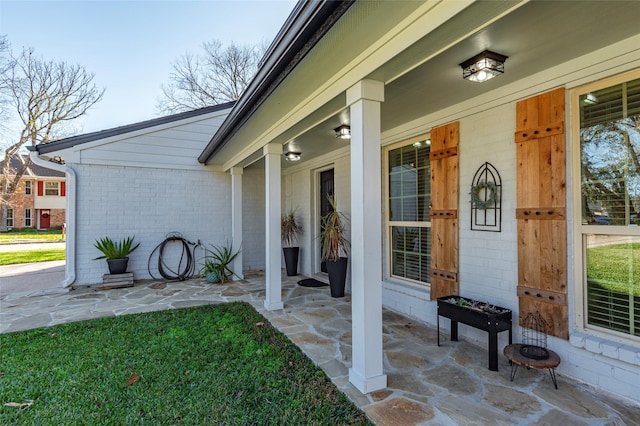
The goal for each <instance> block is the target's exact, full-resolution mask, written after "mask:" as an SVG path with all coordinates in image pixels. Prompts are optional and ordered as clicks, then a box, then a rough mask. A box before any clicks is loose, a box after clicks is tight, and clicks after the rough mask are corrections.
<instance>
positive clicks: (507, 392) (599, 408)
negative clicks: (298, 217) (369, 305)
mask: <svg viewBox="0 0 640 426" xmlns="http://www.w3.org/2000/svg"><path fill="white" fill-rule="evenodd" d="M302 278H304V277H303V276H298V277H286V276H284V275H283V276H282V299H283V301H284V305H285V308H284V309H282V310H277V311H270V310H267V309H265V308H264V297H265V276H264V274H263V273H248V274H247V275H246V276H245V279H244V280H243V281H239V282H233V283H228V284H225V285H211V284H207V283H206V282H205V281H204V280H202V279H195V280H190V281H185V282H180V283H164V282H146V283H139V284H136V286H135V287H131V288H124V289H114V290H108V291H93V290H92V289H84V290H83V289H78V290H75V291H71V292H69V293H63V294H50V295H30V294H16V295H13V296H8V297H4V298H3V299H2V300H0V313H1V317H0V318H1V321H0V332H2V333H5V332H10V331H17V330H24V329H28V328H34V327H42V326H47V325H53V324H59V323H64V322H70V321H79V320H86V319H92V318H98V317H108V316H116V315H123V314H129V313H137V312H150V311H156V310H164V309H174V308H182V307H189V306H197V305H203V304H211V303H224V302H230V301H236V300H242V301H246V302H249V303H251V304H252V305H253V306H254V307H255V308H256V309H257V310H258V311H259V312H261V313H262V315H264V316H265V317H266V318H267V319H268V320H269V321H270V322H271V323H272V324H273V325H274V326H275V327H276V328H278V329H279V330H280V331H282V332H283V333H284V334H286V335H287V336H288V337H289V338H290V339H291V340H292V341H293V342H295V343H296V344H297V345H298V346H299V347H300V348H301V349H302V350H303V351H304V352H305V354H307V356H309V357H310V358H311V359H312V360H313V361H314V362H315V363H316V364H317V365H318V366H320V367H321V368H322V369H323V370H324V371H325V373H326V374H327V375H328V376H329V377H330V378H331V380H332V381H333V382H334V383H335V384H336V386H337V387H338V388H339V389H340V390H341V391H342V392H344V393H345V394H347V395H348V397H349V398H350V399H351V400H352V401H354V402H355V403H356V404H357V405H358V406H359V407H360V408H361V409H362V410H364V411H365V412H366V413H367V415H368V416H369V417H370V418H371V419H372V420H373V421H374V422H375V423H376V424H380V425H383V424H384V425H389V424H402V425H412V424H425V425H428V424H534V423H536V424H629V425H631V424H637V423H638V418H640V407H638V406H635V405H632V404H629V403H627V402H625V401H623V400H621V399H617V398H614V397H611V396H609V395H607V394H604V393H602V392H601V391H598V390H597V389H595V388H593V387H590V386H587V385H584V384H581V383H579V382H577V381H574V380H572V379H569V378H566V377H564V376H562V375H560V376H559V378H558V379H559V383H558V385H559V389H558V390H555V389H554V387H553V384H552V382H551V379H550V377H549V375H548V374H546V372H541V371H534V370H525V369H520V370H519V371H518V375H517V376H516V379H515V381H514V382H510V380H509V374H510V368H509V364H508V362H507V361H506V359H505V358H504V357H503V356H502V355H501V356H500V360H499V368H500V371H498V372H493V371H489V370H488V369H487V365H486V361H487V352H486V348H485V347H484V345H485V343H484V342H480V343H479V345H476V344H474V343H472V342H468V341H464V340H461V341H460V342H450V341H449V340H448V335H447V333H445V332H443V333H442V334H441V339H442V346H440V347H438V346H437V345H436V331H435V329H434V328H432V327H430V326H426V325H425V324H423V323H421V322H419V321H416V320H414V319H411V318H408V317H406V316H403V315H400V314H397V313H395V312H393V311H390V310H387V309H384V310H383V328H382V330H383V333H382V334H383V340H384V356H383V362H384V367H385V372H386V373H387V377H388V384H387V388H386V389H384V390H381V391H377V392H372V393H369V394H367V395H363V394H362V393H360V392H359V391H358V390H357V389H356V388H355V387H354V386H353V385H352V384H350V383H349V378H348V369H349V368H350V366H351V362H352V361H351V345H352V339H351V324H350V322H351V299H350V298H348V297H346V298H342V299H335V298H331V297H330V295H329V289H328V288H327V287H324V288H305V287H301V286H299V285H297V281H298V280H300V279H302Z"/></svg>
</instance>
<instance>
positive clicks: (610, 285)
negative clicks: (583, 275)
mask: <svg viewBox="0 0 640 426" xmlns="http://www.w3.org/2000/svg"><path fill="white" fill-rule="evenodd" d="M587 275H588V277H589V281H590V282H593V283H597V284H598V285H599V286H601V287H603V288H605V289H607V290H611V291H615V292H618V293H624V294H628V293H629V292H631V291H632V292H633V293H634V295H635V296H640V243H627V244H611V245H604V246H600V247H593V248H590V249H587Z"/></svg>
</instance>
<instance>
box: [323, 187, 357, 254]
mask: <svg viewBox="0 0 640 426" xmlns="http://www.w3.org/2000/svg"><path fill="white" fill-rule="evenodd" d="M327 198H328V200H329V205H330V206H331V211H330V212H329V213H327V214H326V215H325V216H324V217H322V229H321V231H320V246H321V249H322V254H321V255H322V260H323V261H327V260H329V261H334V262H336V261H338V260H340V256H347V255H348V254H349V247H350V243H349V240H347V228H346V224H347V223H348V219H347V217H346V216H345V215H344V213H342V212H339V211H338V208H337V203H336V198H335V196H333V195H329V196H327Z"/></svg>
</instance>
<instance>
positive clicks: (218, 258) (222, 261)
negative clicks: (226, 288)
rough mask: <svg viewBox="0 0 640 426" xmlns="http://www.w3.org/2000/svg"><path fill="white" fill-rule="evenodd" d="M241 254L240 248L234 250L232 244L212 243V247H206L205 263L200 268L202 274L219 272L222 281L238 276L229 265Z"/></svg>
mask: <svg viewBox="0 0 640 426" xmlns="http://www.w3.org/2000/svg"><path fill="white" fill-rule="evenodd" d="M239 254H240V250H238V251H233V246H232V245H225V246H215V245H213V244H212V245H211V249H205V257H204V265H203V266H202V269H201V270H200V274H201V275H206V274H208V273H211V272H215V273H216V274H218V277H219V278H220V282H221V283H224V282H225V281H226V280H229V279H230V278H231V277H232V276H234V275H235V276H236V277H238V278H240V277H239V276H238V274H236V273H235V272H233V270H232V269H231V268H230V267H229V264H230V263H231V262H233V261H234V260H235V258H236V257H238V255H239Z"/></svg>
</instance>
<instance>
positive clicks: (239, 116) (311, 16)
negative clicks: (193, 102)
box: [198, 0, 355, 164]
mask: <svg viewBox="0 0 640 426" xmlns="http://www.w3.org/2000/svg"><path fill="white" fill-rule="evenodd" d="M354 2H355V0H348V1H327V0H323V1H309V0H304V1H299V2H298V3H297V4H296V6H295V8H294V9H293V11H292V12H291V14H290V15H289V17H288V18H287V20H286V22H285V24H284V25H283V27H282V29H281V30H280V31H279V32H278V34H277V35H276V38H275V39H274V41H273V42H272V43H271V45H270V46H269V48H268V49H267V52H266V53H265V56H264V59H263V63H262V65H261V67H260V69H259V70H258V73H257V74H256V76H255V77H254V78H253V80H252V81H251V83H250V84H249V86H248V87H247V89H246V90H245V91H244V93H243V94H242V96H241V97H240V99H239V100H238V102H237V104H236V106H235V107H234V109H233V110H232V111H231V113H230V114H229V116H228V117H227V119H226V120H225V121H224V122H223V124H222V126H221V127H220V129H218V131H217V132H216V134H215V135H214V136H213V137H212V138H211V141H210V142H209V144H208V145H207V146H206V147H205V149H204V150H203V152H202V154H200V156H199V157H198V161H200V162H201V163H205V164H206V163H208V162H209V161H210V160H211V158H212V157H213V156H214V155H215V154H216V153H217V152H218V151H219V150H220V149H222V148H223V147H224V146H225V145H226V144H227V143H228V142H229V139H230V138H231V137H232V136H233V135H234V134H235V133H236V132H237V130H238V129H239V128H240V127H241V126H242V125H243V124H244V123H245V122H246V121H247V120H248V119H249V118H250V117H251V116H252V115H253V114H254V113H255V112H256V111H257V110H258V108H259V107H260V106H261V105H262V103H263V102H264V100H265V99H266V98H267V97H268V96H269V95H270V94H271V93H273V91H274V90H275V89H276V88H277V87H278V86H279V85H280V83H281V82H282V81H283V80H284V79H285V78H286V77H287V75H288V74H289V73H290V72H291V71H292V70H293V69H294V68H295V67H296V65H297V64H298V63H300V61H301V60H302V59H303V58H304V57H305V56H306V54H307V53H308V52H309V51H310V50H311V49H312V48H313V47H314V46H315V44H316V43H317V42H318V40H320V39H321V38H322V37H323V36H324V34H325V33H326V32H327V31H329V30H330V29H331V27H332V26H333V24H334V23H335V22H336V21H337V20H338V19H339V18H340V17H341V16H342V15H343V14H344V13H345V12H346V10H347V9H348V8H349V7H350V6H351V5H352V4H353V3H354Z"/></svg>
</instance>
